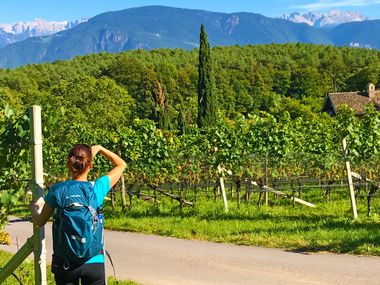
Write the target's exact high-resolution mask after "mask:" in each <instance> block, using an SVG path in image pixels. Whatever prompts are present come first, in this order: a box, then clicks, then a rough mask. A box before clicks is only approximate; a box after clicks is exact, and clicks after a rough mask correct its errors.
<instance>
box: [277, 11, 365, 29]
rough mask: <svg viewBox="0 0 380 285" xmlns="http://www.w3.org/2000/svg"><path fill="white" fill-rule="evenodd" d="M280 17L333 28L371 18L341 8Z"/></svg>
mask: <svg viewBox="0 0 380 285" xmlns="http://www.w3.org/2000/svg"><path fill="white" fill-rule="evenodd" d="M279 19H285V20H288V21H292V22H293V23H305V24H308V25H309V26H312V27H316V28H333V27H336V26H338V25H340V24H344V23H349V22H361V21H366V20H370V18H369V17H367V16H365V15H363V14H360V13H358V12H346V11H340V10H331V11H329V12H327V13H324V14H323V13H318V12H308V13H303V14H301V13H299V12H294V13H291V14H290V15H287V14H284V15H282V16H281V17H279Z"/></svg>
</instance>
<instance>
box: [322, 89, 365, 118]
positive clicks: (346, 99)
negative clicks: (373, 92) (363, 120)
mask: <svg viewBox="0 0 380 285" xmlns="http://www.w3.org/2000/svg"><path fill="white" fill-rule="evenodd" d="M329 98H330V101H331V103H332V105H333V108H334V111H335V113H336V112H337V109H338V108H339V106H343V105H346V106H348V107H350V108H352V109H354V110H355V112H356V113H357V114H362V113H363V112H364V107H365V106H366V105H368V104H369V103H370V102H371V100H370V99H369V98H368V97H367V96H363V95H360V94H359V93H358V92H340V93H329Z"/></svg>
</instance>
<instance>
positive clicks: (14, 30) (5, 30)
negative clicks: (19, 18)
mask: <svg viewBox="0 0 380 285" xmlns="http://www.w3.org/2000/svg"><path fill="white" fill-rule="evenodd" d="M85 21H87V19H81V20H77V21H74V22H72V21H46V20H44V19H35V20H33V21H27V22H17V23H9V24H8V23H7V24H0V48H1V47H4V46H6V45H9V44H12V43H15V42H19V41H22V40H25V39H27V38H30V37H37V36H45V35H50V34H54V33H57V32H60V31H63V30H67V29H71V28H73V27H75V26H76V25H78V24H80V23H83V22H85Z"/></svg>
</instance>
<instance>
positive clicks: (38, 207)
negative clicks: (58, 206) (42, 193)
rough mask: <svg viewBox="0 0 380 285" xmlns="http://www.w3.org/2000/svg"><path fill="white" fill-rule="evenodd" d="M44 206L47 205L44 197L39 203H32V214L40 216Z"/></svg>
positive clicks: (30, 207)
mask: <svg viewBox="0 0 380 285" xmlns="http://www.w3.org/2000/svg"><path fill="white" fill-rule="evenodd" d="M44 205H45V200H44V199H43V198H42V197H41V198H39V199H38V200H37V201H32V202H30V204H29V209H30V211H31V212H32V215H33V214H40V213H41V210H42V208H43V207H44Z"/></svg>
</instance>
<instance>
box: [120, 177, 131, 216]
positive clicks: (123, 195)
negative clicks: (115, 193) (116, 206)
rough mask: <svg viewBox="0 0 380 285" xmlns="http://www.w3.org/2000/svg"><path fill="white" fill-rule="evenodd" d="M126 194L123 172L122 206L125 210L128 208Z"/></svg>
mask: <svg viewBox="0 0 380 285" xmlns="http://www.w3.org/2000/svg"><path fill="white" fill-rule="evenodd" d="M125 195H126V194H125V180H124V174H123V175H121V208H122V209H123V211H124V210H125V209H126V208H127V201H126V200H125ZM131 204H132V203H131Z"/></svg>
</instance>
